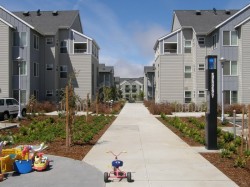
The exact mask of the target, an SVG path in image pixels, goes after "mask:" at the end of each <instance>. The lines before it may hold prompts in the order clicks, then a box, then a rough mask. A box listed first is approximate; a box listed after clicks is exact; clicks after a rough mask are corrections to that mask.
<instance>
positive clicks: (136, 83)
mask: <svg viewBox="0 0 250 187" xmlns="http://www.w3.org/2000/svg"><path fill="white" fill-rule="evenodd" d="M143 81H144V78H143V77H140V78H120V90H121V91H122V97H123V99H126V100H139V99H140V98H139V97H140V96H139V94H141V92H143Z"/></svg>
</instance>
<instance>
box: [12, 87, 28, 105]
mask: <svg viewBox="0 0 250 187" xmlns="http://www.w3.org/2000/svg"><path fill="white" fill-rule="evenodd" d="M15 92H16V94H15ZM26 93H27V92H26V90H21V91H20V94H21V98H20V100H21V104H26ZM12 94H13V97H14V98H15V99H16V100H17V101H19V90H13V91H12ZM15 95H16V97H15Z"/></svg>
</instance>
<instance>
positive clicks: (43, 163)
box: [33, 153, 50, 171]
mask: <svg viewBox="0 0 250 187" xmlns="http://www.w3.org/2000/svg"><path fill="white" fill-rule="evenodd" d="M34 159H35V160H34V166H33V169H34V170H37V171H43V170H46V169H47V168H48V166H49V162H50V161H49V160H48V158H47V157H45V156H43V153H37V155H36V156H35V158H34Z"/></svg>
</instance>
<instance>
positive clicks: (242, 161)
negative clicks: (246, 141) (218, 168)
mask: <svg viewBox="0 0 250 187" xmlns="http://www.w3.org/2000/svg"><path fill="white" fill-rule="evenodd" d="M246 165H247V161H246V159H245V158H244V157H243V156H238V157H237V158H236V159H235V160H234V167H241V168H244V167H245V166H246Z"/></svg>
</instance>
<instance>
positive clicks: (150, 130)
mask: <svg viewBox="0 0 250 187" xmlns="http://www.w3.org/2000/svg"><path fill="white" fill-rule="evenodd" d="M109 150H112V151H113V152H115V153H119V152H120V151H127V153H126V154H122V155H120V156H119V159H120V160H123V161H124V167H123V168H122V169H123V170H125V171H127V172H128V171H130V172H132V178H133V179H134V182H133V183H128V182H127V181H126V180H125V179H123V180H122V181H121V182H119V181H114V182H110V183H107V184H106V186H108V187H113V186H115V187H127V186H132V187H166V186H171V187H175V186H176V187H177V186H178V187H179V186H182V187H184V186H185V187H187V186H188V187H189V186H190V187H200V186H212V187H214V186H220V187H232V186H237V185H236V184H235V183H234V182H233V181H231V180H230V179H229V178H228V177H227V176H225V175H224V174H223V173H222V172H221V171H219V170H218V169H217V168H216V167H214V166H213V165H212V164H210V163H209V162H208V161H207V160H206V159H205V158H203V157H202V156H201V155H200V154H199V153H198V152H197V149H196V148H192V147H190V146H188V145H187V144H186V143H185V142H183V141H182V140H181V139H180V138H179V137H178V136H176V135H175V134H174V133H173V132H172V131H170V130H169V129H168V128H166V127H165V126H164V125H162V124H161V123H160V122H159V121H158V120H157V119H156V118H155V117H154V116H153V115H151V114H149V112H148V110H147V109H146V107H144V105H143V104H141V103H127V104H126V105H125V106H124V108H123V109H122V111H121V113H120V114H119V116H118V117H117V119H116V120H115V121H114V123H113V124H112V126H111V127H110V128H109V129H108V130H107V131H106V133H105V134H104V135H103V136H102V137H101V139H100V140H99V142H98V143H97V144H96V145H95V146H94V147H93V149H91V151H90V152H89V153H88V154H87V156H86V157H85V158H84V159H83V161H84V162H86V163H87V164H90V165H92V166H94V167H96V168H97V169H98V170H100V171H102V172H105V171H111V170H112V168H111V167H108V166H110V165H111V161H112V160H113V159H114V156H113V155H111V154H106V151H109Z"/></svg>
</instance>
